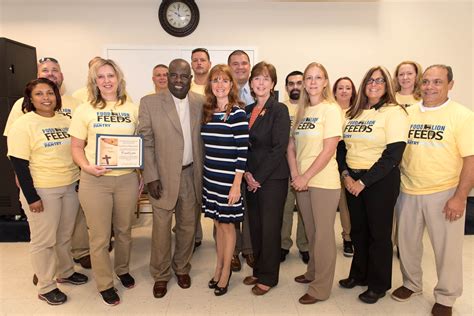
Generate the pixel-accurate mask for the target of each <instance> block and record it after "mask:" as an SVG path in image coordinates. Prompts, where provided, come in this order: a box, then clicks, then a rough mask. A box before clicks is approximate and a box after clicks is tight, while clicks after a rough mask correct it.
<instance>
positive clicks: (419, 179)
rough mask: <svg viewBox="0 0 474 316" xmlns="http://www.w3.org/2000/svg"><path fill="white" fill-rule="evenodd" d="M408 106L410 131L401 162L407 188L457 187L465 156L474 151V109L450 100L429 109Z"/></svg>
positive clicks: (428, 191)
mask: <svg viewBox="0 0 474 316" xmlns="http://www.w3.org/2000/svg"><path fill="white" fill-rule="evenodd" d="M420 105H421V103H419V104H415V105H414V106H412V107H410V108H408V114H409V115H408V118H409V121H410V131H409V134H408V143H407V147H406V149H405V152H404V154H403V160H402V164H401V171H402V178H401V180H402V186H401V189H402V191H403V192H405V193H408V194H414V195H418V194H431V193H436V192H441V191H445V190H447V189H450V188H453V187H456V186H457V185H458V183H459V175H460V173H461V169H462V164H463V160H462V158H463V157H467V156H471V155H474V141H473V137H474V113H473V112H472V111H471V110H469V109H468V108H466V107H464V106H462V105H460V104H459V103H456V102H454V101H450V100H449V101H448V102H447V103H445V104H444V105H442V106H440V107H439V108H437V109H436V110H432V111H429V110H428V111H425V112H423V111H422V109H421V106H420Z"/></svg>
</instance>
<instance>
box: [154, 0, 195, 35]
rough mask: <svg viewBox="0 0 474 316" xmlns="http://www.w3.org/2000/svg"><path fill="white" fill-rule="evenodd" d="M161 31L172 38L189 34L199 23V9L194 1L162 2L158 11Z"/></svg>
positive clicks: (175, 0) (173, 0) (164, 0)
mask: <svg viewBox="0 0 474 316" xmlns="http://www.w3.org/2000/svg"><path fill="white" fill-rule="evenodd" d="M158 18H159V20H160V24H161V26H162V27H163V30H165V31H166V32H168V34H171V35H173V36H177V37H183V36H187V35H189V34H191V33H192V32H193V31H194V30H195V29H196V28H197V26H198V23H199V8H198V6H197V4H196V2H195V1H194V0H163V1H162V2H161V4H160V8H159V10H158Z"/></svg>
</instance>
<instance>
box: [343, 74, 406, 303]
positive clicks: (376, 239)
mask: <svg viewBox="0 0 474 316" xmlns="http://www.w3.org/2000/svg"><path fill="white" fill-rule="evenodd" d="M407 137H408V117H407V114H406V111H405V109H404V108H403V107H402V106H400V105H397V104H396V100H395V96H394V94H393V89H392V80H391V78H390V74H389V72H388V71H387V69H385V68H384V67H382V66H376V67H373V68H371V69H370V70H369V71H368V72H367V73H366V74H365V76H364V78H363V80H362V83H361V85H360V87H359V91H358V96H357V100H356V102H355V104H353V105H352V106H350V108H349V110H348V111H347V117H346V122H345V124H344V128H343V141H341V142H340V143H339V146H338V157H337V159H338V164H339V171H340V172H341V177H342V178H343V181H344V186H345V188H346V197H347V203H348V206H349V212H350V217H351V225H352V227H351V237H352V242H353V244H354V257H353V259H352V265H351V269H350V273H349V277H348V278H346V279H343V280H340V281H339V284H340V285H341V286H342V287H344V288H348V289H350V288H353V287H355V286H356V285H359V286H365V285H368V289H367V290H366V291H365V292H363V293H362V294H360V295H359V299H360V300H361V301H363V302H365V303H368V304H373V303H376V302H377V301H378V299H379V298H382V297H383V296H385V292H386V291H387V290H389V289H390V288H391V280H392V240H391V234H392V220H393V209H394V206H395V202H396V200H397V197H398V193H399V188H400V170H399V167H398V166H399V164H400V161H401V159H402V155H403V151H404V149H405V146H406V142H407Z"/></svg>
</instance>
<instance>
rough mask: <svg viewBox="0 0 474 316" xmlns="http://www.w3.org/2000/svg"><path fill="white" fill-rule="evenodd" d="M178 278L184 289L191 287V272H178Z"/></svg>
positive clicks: (180, 285)
mask: <svg viewBox="0 0 474 316" xmlns="http://www.w3.org/2000/svg"><path fill="white" fill-rule="evenodd" d="M176 278H177V279H178V285H179V287H181V288H182V289H188V288H190V287H191V277H190V276H189V274H176Z"/></svg>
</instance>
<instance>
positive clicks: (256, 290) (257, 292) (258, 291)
mask: <svg viewBox="0 0 474 316" xmlns="http://www.w3.org/2000/svg"><path fill="white" fill-rule="evenodd" d="M270 289H271V287H270V288H269V289H268V290H264V289H262V288H261V287H259V286H258V285H257V284H255V285H254V286H253V288H252V293H253V294H255V295H257V296H262V295H265V294H267V293H268V291H270Z"/></svg>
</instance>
